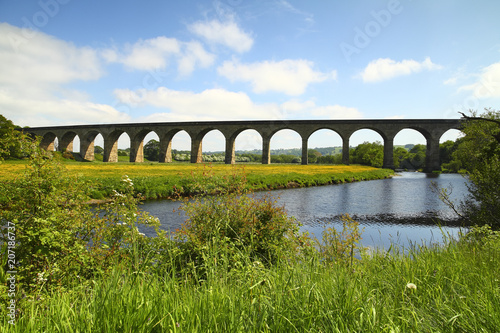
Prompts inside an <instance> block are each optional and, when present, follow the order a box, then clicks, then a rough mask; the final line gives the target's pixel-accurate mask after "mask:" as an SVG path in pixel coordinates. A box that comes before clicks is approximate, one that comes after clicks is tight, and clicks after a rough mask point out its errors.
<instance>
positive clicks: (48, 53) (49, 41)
mask: <svg viewBox="0 0 500 333" xmlns="http://www.w3.org/2000/svg"><path fill="white" fill-rule="evenodd" d="M22 36H23V29H21V28H18V27H15V26H11V25H9V24H7V23H2V24H0V72H1V73H2V75H0V86H3V87H9V89H14V90H16V91H19V92H20V91H23V92H25V93H26V92H28V91H29V89H34V90H36V91H40V90H45V89H46V88H47V86H50V87H54V86H57V85H59V84H63V83H68V82H71V81H75V80H84V81H87V80H95V79H98V78H99V77H100V76H101V75H102V74H103V70H102V69H101V66H100V63H99V57H98V54H97V52H96V51H95V50H93V49H91V48H89V47H76V46H74V45H73V44H71V43H67V42H64V41H61V40H58V39H56V38H53V37H51V36H49V35H46V34H43V33H41V32H37V34H36V37H34V38H31V39H24V40H23V41H24V42H23V43H22V44H19V45H17V47H13V45H12V43H11V42H12V38H23V37H22ZM28 88H29V89H28Z"/></svg>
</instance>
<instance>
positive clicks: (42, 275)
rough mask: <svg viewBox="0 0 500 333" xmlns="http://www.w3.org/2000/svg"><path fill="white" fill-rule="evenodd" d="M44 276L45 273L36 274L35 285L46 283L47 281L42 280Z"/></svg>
mask: <svg viewBox="0 0 500 333" xmlns="http://www.w3.org/2000/svg"><path fill="white" fill-rule="evenodd" d="M44 275H45V272H42V273H37V274H36V276H37V278H36V281H37V283H43V282H45V281H47V279H46V278H44Z"/></svg>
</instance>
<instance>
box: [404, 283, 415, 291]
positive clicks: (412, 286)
mask: <svg viewBox="0 0 500 333" xmlns="http://www.w3.org/2000/svg"><path fill="white" fill-rule="evenodd" d="M406 288H408V289H415V290H417V286H416V285H415V284H413V283H407V284H406Z"/></svg>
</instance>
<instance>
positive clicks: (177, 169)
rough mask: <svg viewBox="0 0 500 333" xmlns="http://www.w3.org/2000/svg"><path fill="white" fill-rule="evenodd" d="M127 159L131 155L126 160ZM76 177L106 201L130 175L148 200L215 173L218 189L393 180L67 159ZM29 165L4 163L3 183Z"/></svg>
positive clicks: (288, 167) (351, 171) (356, 169)
mask: <svg viewBox="0 0 500 333" xmlns="http://www.w3.org/2000/svg"><path fill="white" fill-rule="evenodd" d="M122 157H126V156H122ZM62 163H63V164H64V166H65V167H66V168H67V169H68V170H69V171H70V173H72V174H76V175H78V176H79V177H81V178H83V179H86V180H88V183H89V185H90V186H91V187H92V197H93V198H94V199H104V198H107V197H109V196H110V195H111V193H113V190H117V189H119V186H120V183H121V177H122V176H123V175H128V176H129V177H130V178H131V179H132V180H133V182H134V187H135V190H136V192H137V193H141V194H142V195H143V196H144V197H145V198H146V199H158V198H171V197H175V196H177V195H181V196H184V195H186V196H188V195H191V194H193V193H194V192H195V191H196V184H197V183H198V182H199V181H200V177H203V176H204V175H207V174H209V175H211V176H212V180H213V182H214V183H215V185H214V188H213V191H214V192H216V191H218V188H219V189H220V188H221V187H222V188H223V187H224V186H227V180H224V179H223V178H224V177H226V176H227V175H228V174H231V175H234V176H237V177H246V178H247V180H248V183H247V184H248V188H249V189H252V190H267V189H278V188H287V187H305V186H317V185H327V184H337V183H345V182H353V181H362V180H373V179H382V178H387V177H390V176H392V175H393V171H392V170H389V169H377V168H373V167H368V166H361V165H348V166H346V165H296V164H270V165H262V164H237V165H226V164H192V163H152V162H151V163H136V164H134V163H128V162H123V163H122V162H119V163H102V162H90V163H85V162H75V161H68V160H63V162H62ZM26 165H27V162H26V161H5V162H4V163H2V164H0V181H9V180H12V179H14V178H15V177H18V176H19V175H20V174H21V173H22V172H23V170H24V169H25V168H26Z"/></svg>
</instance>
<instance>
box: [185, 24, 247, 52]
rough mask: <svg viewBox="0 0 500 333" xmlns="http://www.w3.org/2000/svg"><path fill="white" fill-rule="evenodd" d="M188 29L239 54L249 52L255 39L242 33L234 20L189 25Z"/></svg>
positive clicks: (211, 42)
mask: <svg viewBox="0 0 500 333" xmlns="http://www.w3.org/2000/svg"><path fill="white" fill-rule="evenodd" d="M188 29H189V31H191V32H192V33H194V34H195V35H197V36H200V37H202V38H204V39H205V40H206V41H207V42H208V43H210V44H221V45H224V46H226V47H228V48H230V49H232V50H234V51H236V52H239V53H243V52H247V51H249V50H250V49H251V48H252V45H253V38H252V37H251V36H250V34H248V33H246V32H244V31H242V30H241V29H240V27H239V26H238V25H237V24H236V23H235V22H234V21H232V20H229V21H226V22H221V21H219V20H212V21H208V22H201V21H200V22H195V23H193V24H191V25H189V26H188Z"/></svg>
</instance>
